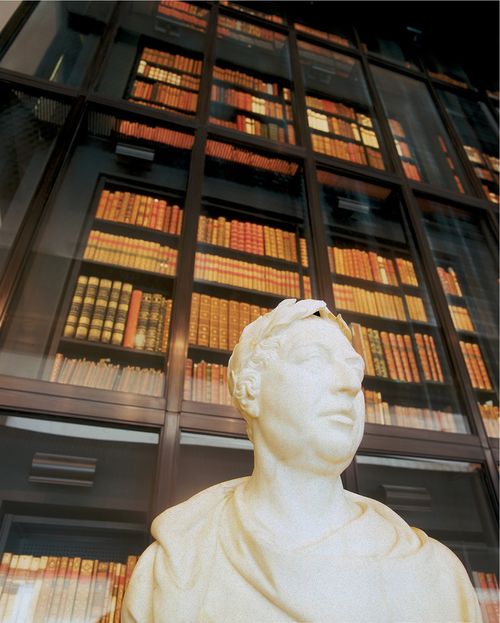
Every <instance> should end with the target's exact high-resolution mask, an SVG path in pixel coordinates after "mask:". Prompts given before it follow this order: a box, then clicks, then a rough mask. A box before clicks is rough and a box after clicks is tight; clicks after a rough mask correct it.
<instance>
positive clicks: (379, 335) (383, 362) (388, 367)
mask: <svg viewBox="0 0 500 623" xmlns="http://www.w3.org/2000/svg"><path fill="white" fill-rule="evenodd" d="M350 326H351V330H352V334H353V341H352V343H353V347H354V348H355V350H356V351H357V352H358V353H359V354H360V355H361V356H362V357H363V359H364V362H365V370H366V374H367V375H368V376H379V377H382V378H388V379H391V380H393V381H405V382H407V383H419V382H420V373H419V368H418V366H417V359H416V357H415V351H414V349H413V343H412V339H411V336H410V335H407V334H400V333H391V332H387V331H380V332H379V331H378V330H377V329H371V328H369V327H365V326H363V325H360V324H358V323H355V322H353V323H351V325H350ZM415 342H416V345H417V351H416V352H417V353H418V358H419V360H420V366H421V369H422V372H423V375H424V379H425V380H426V381H432V382H435V383H442V382H443V381H444V378H443V372H442V369H441V364H440V361H439V357H438V354H437V351H436V345H435V343H434V338H433V337H432V335H427V334H422V333H415Z"/></svg>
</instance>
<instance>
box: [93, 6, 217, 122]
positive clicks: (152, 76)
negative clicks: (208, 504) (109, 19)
mask: <svg viewBox="0 0 500 623" xmlns="http://www.w3.org/2000/svg"><path fill="white" fill-rule="evenodd" d="M208 15H209V11H208V10H207V9H203V8H200V7H198V6H196V5H194V4H188V3H187V2H172V1H170V0H169V1H168V2H167V1H165V0H162V1H161V2H159V3H154V2H130V3H128V4H127V6H126V7H125V10H124V11H123V15H122V19H121V22H120V27H119V29H118V32H117V35H116V38H115V41H114V44H113V48H112V50H111V54H110V57H109V61H108V63H107V65H106V67H105V68H104V72H103V75H102V76H101V79H100V81H99V85H98V87H97V90H98V91H99V92H101V93H104V94H105V95H110V96H112V97H124V98H126V99H128V100H131V101H133V102H134V103H136V104H140V105H143V106H148V107H150V108H156V109H160V110H168V111H169V112H174V113H177V114H183V115H191V116H192V115H195V114H196V109H197V105H198V91H199V87H200V75H201V69H202V54H201V52H202V50H203V46H204V39H205V31H206V27H207V20H208Z"/></svg>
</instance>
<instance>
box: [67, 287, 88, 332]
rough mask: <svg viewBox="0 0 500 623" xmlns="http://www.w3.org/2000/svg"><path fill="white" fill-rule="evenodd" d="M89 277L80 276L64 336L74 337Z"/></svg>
mask: <svg viewBox="0 0 500 623" xmlns="http://www.w3.org/2000/svg"><path fill="white" fill-rule="evenodd" d="M88 279H89V278H88V277H87V276H86V275H80V276H79V277H78V280H77V283H76V288H75V292H74V294H73V298H72V300H71V305H70V308H69V312H68V317H67V318H66V324H65V326H64V331H63V336H64V337H73V336H74V335H75V332H76V327H77V324H78V319H79V317H80V312H81V309H82V305H83V299H84V294H85V291H86V289H87V283H88Z"/></svg>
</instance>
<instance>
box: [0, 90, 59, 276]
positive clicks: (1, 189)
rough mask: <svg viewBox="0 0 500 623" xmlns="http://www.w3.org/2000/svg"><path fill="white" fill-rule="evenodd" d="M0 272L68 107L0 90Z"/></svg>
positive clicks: (16, 91) (25, 92)
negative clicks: (0, 119) (0, 120)
mask: <svg viewBox="0 0 500 623" xmlns="http://www.w3.org/2000/svg"><path fill="white" fill-rule="evenodd" d="M0 99H1V101H0V116H1V118H2V122H1V123H0V162H1V166H0V272H1V271H2V269H3V267H4V265H5V261H6V259H7V255H8V252H9V249H10V247H11V245H12V243H13V242H14V238H15V236H16V234H17V232H18V230H19V227H20V226H21V223H22V221H23V218H24V216H25V214H26V211H27V209H28V206H29V204H30V201H31V199H32V197H33V195H34V193H35V190H36V188H37V186H38V184H39V182H40V179H41V176H42V173H43V171H44V168H45V165H46V164H47V161H48V158H49V156H50V154H51V152H52V148H53V146H54V143H55V140H56V138H57V135H58V133H59V130H60V128H61V126H62V125H63V123H64V121H65V119H66V116H67V114H68V112H69V108H70V105H69V104H67V103H64V102H63V101H59V100H57V99H55V98H51V97H46V96H39V95H38V94H36V93H35V94H33V93H30V92H27V91H23V90H22V89H14V88H9V87H7V86H6V85H2V86H1V87H0Z"/></svg>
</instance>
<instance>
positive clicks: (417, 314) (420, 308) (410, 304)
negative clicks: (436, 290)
mask: <svg viewBox="0 0 500 623" xmlns="http://www.w3.org/2000/svg"><path fill="white" fill-rule="evenodd" d="M405 301H406V307H407V308H408V313H409V315H410V318H411V319H412V320H417V321H418V322H428V320H429V319H428V317H427V312H426V311H425V305H424V302H423V300H422V299H421V298H420V297H419V296H410V295H409V294H405Z"/></svg>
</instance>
